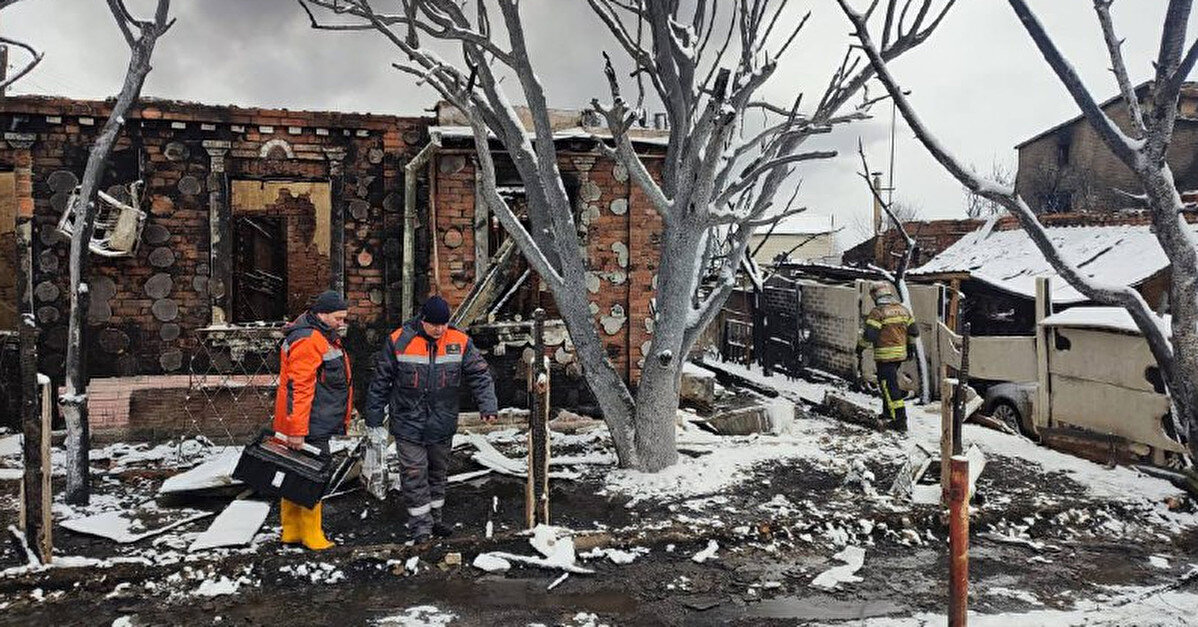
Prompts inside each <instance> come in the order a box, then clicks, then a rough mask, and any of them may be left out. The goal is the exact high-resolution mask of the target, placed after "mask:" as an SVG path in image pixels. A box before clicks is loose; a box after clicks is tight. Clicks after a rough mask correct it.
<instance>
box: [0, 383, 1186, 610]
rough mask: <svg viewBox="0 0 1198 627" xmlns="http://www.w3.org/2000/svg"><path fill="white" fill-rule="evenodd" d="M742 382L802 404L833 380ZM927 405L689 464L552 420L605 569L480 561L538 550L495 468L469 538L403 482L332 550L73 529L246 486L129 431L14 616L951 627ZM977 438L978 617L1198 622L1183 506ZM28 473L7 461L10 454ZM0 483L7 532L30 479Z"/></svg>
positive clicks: (186, 533)
mask: <svg viewBox="0 0 1198 627" xmlns="http://www.w3.org/2000/svg"><path fill="white" fill-rule="evenodd" d="M741 374H743V375H744V376H747V377H750V378H754V379H758V380H761V381H762V382H765V383H768V384H769V385H772V386H774V387H776V388H777V389H779V390H780V391H781V392H782V394H783V396H784V397H787V398H790V399H792V400H794V401H797V402H798V403H799V404H800V406H802V404H803V403H802V401H804V400H815V401H818V400H820V399H822V397H823V393H824V391H825V390H826V389H827V386H824V385H817V384H812V383H807V382H795V381H787V380H785V379H781V378H777V377H775V378H771V379H768V380H767V379H765V378H764V377H762V376H761V375H760V373H754V372H751V371H747V370H745V371H742V372H741ZM841 393H842V394H848V395H849V396H851V397H853V395H852V394H851V393H846V392H844V391H843V390H841ZM853 398H854V399H855V400H857V401H859V402H861V403H862V404H865V405H868V406H871V407H872V406H873V404H874V401H873V399H872V398H869V397H865V396H860V395H858V396H855V397H853ZM913 414H914V418H913V420H912V433H911V434H910V436H908V437H903V436H899V435H897V434H894V433H877V432H873V431H868V430H865V429H862V428H859V427H855V426H851V425H845V424H842V423H838V422H835V421H833V420H830V419H827V418H823V417H820V416H807V417H801V418H799V419H798V420H796V421H795V422H794V423H793V425H791V427H790V429H789V430H788V431H787V432H786V433H783V434H782V435H778V436H745V437H718V436H714V435H711V434H709V433H707V432H704V431H701V430H699V429H697V428H695V427H693V426H690V425H684V426H683V427H681V428H680V431H679V443H680V448H681V450H682V451H683V455H682V457H681V460H680V462H679V463H678V464H677V465H676V466H674V467H672V468H670V469H668V470H666V471H664V472H662V473H658V474H654V475H645V474H642V473H636V472H632V471H626V470H616V469H613V468H612V467H611V466H610V462H611V455H610V450H609V448H608V438H607V434H606V432H605V431H604V430H603V429H602V428H598V429H594V430H591V431H588V432H584V433H578V434H571V435H563V434H554V442H553V446H554V457H555V458H557V459H559V460H564V461H566V462H569V463H567V464H564V465H561V466H555V467H554V470H555V471H559V470H560V471H569V472H572V473H574V476H576V477H577V478H576V479H574V480H559V481H555V482H554V483H553V487H552V492H551V517H552V518H553V520H554V522H555V524H557V525H561V526H564V527H569V528H570V529H573V530H574V531H575V532H576V533H577V535H576V537H575V541H576V542H577V543H578V545H579V546H578V551H577V557H576V562H575V564H576V565H577V566H578V567H580V568H585V569H587V570H594V571H596V572H595V573H594V574H572V575H570V576H569V577H568V578H566V579H561V575H562V573H561V572H559V571H557V570H545V569H540V568H535V567H529V566H521V565H519V564H514V565H513V566H512V567H511V569H510V570H507V571H506V572H500V573H493V574H488V573H484V572H483V571H482V570H479V569H477V568H474V567H472V566H470V564H471V563H472V562H473V560H474V559H475V557H476V555H478V554H480V553H483V552H488V551H500V552H507V553H511V554H519V555H528V556H535V555H536V553H535V552H534V551H533V549H532V548H531V547H530V546H529V541H528V539H527V538H524V537H520V536H518V535H516V532H517V531H518V530H519V529H520V528H521V527H522V519H523V514H524V512H523V508H524V504H523V488H522V481H521V480H520V479H518V478H516V477H504V476H498V475H495V474H492V475H489V476H486V477H482V478H478V479H474V480H471V481H468V482H464V483H460V484H455V485H454V486H452V487H451V490H450V497H449V504H448V507H449V511H448V514H447V517H448V518H449V519H450V520H453V521H457V522H458V523H459V527H458V529H457V531H458V534H457V535H456V536H455V538H452V539H450V540H449V541H445V542H442V543H440V544H438V545H436V546H434V547H433V548H431V549H428V550H426V551H415V550H413V549H412V548H410V547H405V546H403V545H402V544H401V543H402V540H403V531H402V520H403V513H402V512H403V507H402V503H401V502H400V499H399V495H398V494H396V493H394V492H393V493H391V495H390V496H389V498H388V499H387V500H386V501H384V502H381V503H380V502H378V501H374V500H373V499H370V498H369V497H367V496H366V495H365V494H364V493H363V492H362V491H360V490H359V491H357V492H354V493H350V494H347V495H345V496H341V497H337V498H335V499H333V500H331V501H329V502H328V504H326V519H327V524H326V529H327V530H328V531H329V532H330V534H331V535H332V536H333V538H334V539H335V540H336V541H337V542H338V543H339V545H340V546H339V547H338V548H336V549H334V550H332V551H329V552H326V553H322V554H319V555H314V554H311V553H307V552H304V551H302V550H299V549H295V548H289V547H280V546H279V545H278V543H277V532H278V528H277V524H278V518H277V513H272V515H271V516H270V517H269V518H268V519H267V523H266V526H264V527H263V528H262V529H261V530H260V531H259V533H258V535H257V536H256V537H255V539H254V541H253V543H252V544H251V545H250V546H246V547H238V548H223V549H212V550H205V551H196V552H190V551H188V548H189V547H190V545H191V543H192V541H193V540H194V539H195V537H196V536H197V535H198V534H199V533H200V532H202V531H203V530H204V529H205V528H206V527H207V526H208V524H210V522H211V520H212V519H211V517H208V518H204V519H202V520H198V521H194V522H191V523H187V524H183V525H180V526H178V527H175V528H172V529H169V530H167V531H165V532H163V533H160V534H157V535H153V536H149V537H146V538H144V539H140V540H136V541H132V542H130V543H128V544H117V543H115V542H112V541H109V540H105V539H100V538H94V537H92V536H84V535H80V534H78V533H74V532H71V531H69V530H67V529H64V528H61V527H60V526H59V525H61V524H62V523H63V521H66V520H70V519H76V520H77V519H80V518H84V517H86V516H89V515H93V514H98V513H102V512H106V511H113V510H122V511H125V510H129V509H133V508H138V507H140V509H141V510H143V513H146V512H148V513H146V516H148V520H150V521H151V522H150V523H142V525H143V526H142V527H139V528H137V529H136V530H135V531H138V532H141V533H145V532H146V531H147V527H146V525H150V526H151V527H152V525H155V524H165V518H164V517H165V514H164V515H162V516H157V515H156V514H158V513H159V512H163V511H165V512H169V513H170V514H171V515H175V516H178V515H179V513H178V511H177V510H182V509H193V510H195V511H199V512H217V511H219V510H220V509H222V508H223V507H224V506H225V505H226V504H227V503H228V500H229V498H231V497H229V496H225V497H221V498H209V499H191V500H183V501H180V500H179V499H170V500H155V499H154V498H153V497H154V493H155V492H156V491H157V489H158V488H159V486H161V484H162V483H163V481H164V480H166V479H167V478H168V477H170V476H172V475H174V474H176V473H178V471H179V469H180V467H181V466H191V465H194V464H195V463H198V462H200V461H203V460H205V459H212V458H217V459H219V458H220V456H221V455H227V454H228V453H227V451H225V450H224V449H222V447H216V446H207V445H205V443H202V442H193V443H188V444H185V445H184V447H183V448H180V447H179V446H178V445H172V446H160V447H149V446H146V445H116V446H113V447H108V448H107V449H104V450H101V451H93V467H95V469H96V473H95V477H96V479H95V481H96V483H95V490H96V496H95V497H94V498H93V502H92V504H91V505H89V506H88V507H85V508H81V507H67V506H65V505H63V504H61V503H58V504H56V506H55V510H54V512H55V519H56V528H55V543H56V547H58V551H59V552H60V553H61V555H62V557H61V558H59V559H57V560H56V565H55V566H54V567H53V568H49V569H46V568H41V567H31V566H29V565H28V564H26V563H25V559H24V556H23V554H22V553H21V552H20V551H18V550H17V549H15V548H14V547H6V548H5V550H4V552H2V553H0V611H2V612H3V613H2V614H0V616H4V617H5V618H4V619H3V620H14V621H20V622H27V621H29V620H34V619H51V620H54V621H56V622H82V623H88V624H96V623H97V622H103V623H108V622H112V621H113V620H117V619H119V620H122V621H127V622H124V623H122V624H131V625H136V624H143V623H153V622H159V623H161V622H177V621H180V620H185V619H198V620H204V622H211V621H212V620H213V617H214V616H217V615H220V616H222V617H223V618H224V619H228V620H234V621H238V620H246V621H249V622H271V621H272V619H274V618H277V617H278V616H279V615H280V613H281V612H290V613H292V614H295V616H293V617H294V618H296V619H297V620H299V621H300V622H328V621H329V620H337V621H338V622H349V623H354V624H361V623H373V624H386V625H493V624H521V625H528V624H545V625H550V624H562V625H600V624H610V625H617V624H687V625H691V624H725V623H732V624H752V625H759V624H794V623H796V622H801V623H817V624H841V623H846V622H847V623H850V624H854V625H857V624H865V625H871V626H872V625H877V626H892V625H894V626H898V625H901V626H907V625H925V624H926V625H939V624H944V622H945V619H944V617H943V612H944V609H945V599H944V596H943V589H944V583H943V582H944V580H945V578H946V575H945V553H946V551H945V548H946V547H945V545H946V543H947V539H946V536H947V530H946V528H945V527H944V524H943V522H942V520H941V515H940V511H939V508H938V507H936V506H933V505H913V504H911V503H909V502H906V501H903V500H899V499H895V498H892V497H891V496H889V494H888V492H889V488H890V484H891V482H892V480H893V478H894V476H895V474H896V473H897V471H898V469H899V468H900V466H901V465H902V464H903V462H904V460H905V459H906V455H907V451H908V450H909V449H910V448H911V447H912V446H913V444H914V443H916V442H920V443H924V444H926V445H927V446H928V447H929V448H932V449H935V448H936V447H937V437H938V429H939V426H938V425H939V412H938V408H936V407H934V406H930V407H924V408H916V409H914V410H913ZM964 437H965V439H966V443H967V445H968V444H970V443H972V444H977V445H978V446H979V447H980V448H981V449H982V450H983V451H984V452H985V454H986V457H987V466H986V469H985V471H984V472H983V474H982V476H981V477H980V478H979V480H978V486H977V487H978V497H979V498H978V500H977V502H976V503H975V507H974V510H973V516H972V532H973V537H972V539H971V545H972V547H971V548H972V551H971V586H972V591H973V594H972V598H971V608H972V609H973V610H974V612H975V615H974V617H973V618H972V619H971V623H973V624H979V625H991V624H993V625H1095V624H1099V625H1146V624H1147V625H1186V624H1198V618H1193V617H1195V616H1198V577H1195V576H1194V575H1195V573H1198V559H1196V558H1194V557H1192V556H1193V555H1194V552H1195V549H1196V548H1198V531H1196V530H1198V515H1196V514H1195V507H1194V504H1193V502H1192V501H1191V500H1190V499H1189V498H1188V497H1185V496H1184V495H1183V494H1181V493H1180V492H1179V491H1178V490H1177V489H1175V488H1174V487H1173V486H1171V485H1170V484H1169V483H1167V482H1165V481H1162V480H1159V479H1155V478H1152V477H1148V476H1145V475H1143V474H1141V473H1138V472H1136V471H1134V470H1130V469H1127V468H1107V467H1104V466H1100V465H1097V464H1093V463H1090V462H1087V461H1084V460H1080V459H1078V458H1075V457H1072V456H1069V455H1065V454H1062V453H1057V452H1054V451H1051V450H1048V449H1045V448H1043V447H1040V446H1038V445H1036V444H1034V443H1032V442H1030V441H1028V440H1026V439H1023V438H1020V437H1017V436H1011V435H1006V434H1002V433H998V432H994V431H990V430H987V429H984V428H980V427H976V426H973V425H966V427H965V431H964ZM487 441H489V442H490V443H491V444H493V445H494V446H495V447H496V448H497V449H498V450H499V451H501V452H502V453H504V454H505V455H507V456H509V457H512V458H519V457H521V456H523V455H524V454H525V450H524V448H525V444H524V443H525V436H524V434H523V433H521V432H518V431H515V430H504V431H497V432H493V433H491V434H489V435H488V436H487ZM5 446H6V444H5V443H4V442H3V441H2V440H0V454H2V453H15V451H9V450H8V449H6V448H5ZM10 448H11V447H10ZM184 449H186V450H184ZM473 450H474V449H473V448H471V447H468V446H467V447H463V448H460V449H459V450H458V451H457V452H456V453H455V456H454V461H453V463H454V467H453V468H451V472H467V471H473V470H477V469H478V468H479V466H478V465H477V464H475V463H474V462H472V461H471V460H470V459H469V457H470V454H471V452H472V451H473ZM17 465H19V464H18V463H16V461H15V459H14V458H13V457H12V455H11V454H10V455H8V456H0V467H3V466H7V467H13V466H17ZM0 485H4V486H7V491H6V492H5V496H4V497H3V498H4V499H5V500H6V506H5V507H4V511H5V512H7V515H6V517H5V519H4V520H3V521H2V522H3V524H4V525H6V526H7V525H8V524H12V523H14V522H15V513H14V512H15V505H16V501H15V497H16V495H15V484H13V483H12V482H7V483H4V484H0ZM1171 508H1172V509H1171ZM151 530H152V529H151ZM455 554H460V561H461V564H462V565H461V566H458V565H456V564H455V563H453V562H455V561H456V560H455V559H453V556H454V555H455ZM1191 579H1193V581H1192V580H1191ZM559 580H560V581H559ZM551 585H552V586H553V589H552V590H546V589H547V588H549V587H550V586H551ZM298 595H302V598H304V599H306V603H305V604H304V605H302V606H300V607H298V608H297V607H295V606H294V604H291V603H290V602H287V603H284V602H282V601H280V599H281V598H297V596H298ZM80 599H84V600H88V601H90V603H87V604H81V603H79V600H80ZM85 608H86V609H85Z"/></svg>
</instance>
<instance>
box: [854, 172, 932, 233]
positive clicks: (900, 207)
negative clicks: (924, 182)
mask: <svg viewBox="0 0 1198 627" xmlns="http://www.w3.org/2000/svg"><path fill="white" fill-rule="evenodd" d="M869 187H870V188H871V189H873V188H874V183H873V181H870V183H869ZM878 191H879V192H881V191H885V190H878ZM870 200H872V201H874V202H877V197H876V196H874V197H871V198H870ZM884 204H885V205H886V209H887V210H886V211H883V212H882V216H881V219H882V222H881V224H880V225H877V228H876V229H875V225H874V216H873V214H872V213H868V214H865V213H855V214H853V217H852V218H851V219H850V222H849V224H851V225H852V227H853V231H855V232H856V233H858V234H860V235H862V236H864V237H865V238H867V239H868V238H871V237H873V236H874V234H875V230H876V232H877V234H882V233H885V232H886V231H889V230H890V229H891V228H893V226H894V221H892V220H890V219H889V218H890V215H891V214H893V215H894V217H895V219H897V220H898V222H900V223H903V224H906V223H907V222H913V221H915V220H920V219H922V218H923V213H924V211H923V205H921V204H919V203H917V202H915V201H912V200H906V199H903V198H899V199H897V200H890V201H886V202H885V203H884Z"/></svg>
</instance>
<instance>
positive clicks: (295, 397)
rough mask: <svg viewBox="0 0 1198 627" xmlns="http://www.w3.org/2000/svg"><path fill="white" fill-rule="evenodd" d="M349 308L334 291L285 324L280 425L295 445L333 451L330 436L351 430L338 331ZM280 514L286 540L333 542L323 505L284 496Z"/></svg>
mask: <svg viewBox="0 0 1198 627" xmlns="http://www.w3.org/2000/svg"><path fill="white" fill-rule="evenodd" d="M347 309H348V306H347V305H346V303H345V299H343V298H341V295H340V294H338V293H337V292H334V291H332V290H329V291H326V292H324V293H322V294H321V295H320V296H317V297H316V301H315V302H314V303H313V304H312V307H311V308H309V309H308V311H307V312H306V313H304V314H303V315H301V316H300V317H299V318H296V320H295V321H294V322H292V323H291V324H289V325H287V326H286V327H285V328H284V330H285V331H286V332H287V339H286V340H285V341H284V342H283V347H282V349H281V350H280V351H279V387H278V390H276V392H275V420H274V429H275V431H276V432H278V433H281V434H283V435H285V436H287V445H288V446H290V447H291V448H296V449H298V448H300V447H302V446H303V445H304V444H310V445H312V446H315V447H317V448H319V449H321V450H323V451H325V452H328V450H329V438H331V437H332V436H334V435H339V434H343V433H345V428H346V425H348V424H349V418H350V412H351V411H352V407H353V399H354V387H353V377H352V376H351V373H350V367H349V356H348V355H347V354H346V353H345V351H344V350H343V349H342V346H341V336H340V334H339V333H338V332H339V331H340V330H341V329H342V328H344V327H345V318H346V315H347V314H348V312H347ZM279 517H280V518H281V519H282V522H283V533H282V538H281V540H282V542H283V543H285V544H303V545H304V546H306V547H308V548H309V549H312V550H315V551H319V550H322V549H327V548H329V547H331V546H333V543H332V542H329V540H328V539H327V538H325V536H324V531H323V528H322V526H321V503H317V504H316V507H313V508H311V509H309V508H306V507H304V506H302V505H300V504H299V503H293V502H291V501H288V500H287V499H282V501H281V503H280V504H279Z"/></svg>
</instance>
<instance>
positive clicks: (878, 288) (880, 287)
mask: <svg viewBox="0 0 1198 627" xmlns="http://www.w3.org/2000/svg"><path fill="white" fill-rule="evenodd" d="M869 295H870V296H872V297H873V298H874V300H877V299H879V298H881V297H882V296H894V287H892V286H891V285H890V284H889V283H887V282H885V281H878V282H876V283H874V284H873V285H872V286H870V288H869Z"/></svg>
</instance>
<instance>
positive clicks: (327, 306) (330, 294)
mask: <svg viewBox="0 0 1198 627" xmlns="http://www.w3.org/2000/svg"><path fill="white" fill-rule="evenodd" d="M347 309H349V304H347V303H346V302H345V299H344V298H341V295H340V294H338V293H337V292H334V291H333V290H326V291H324V292H321V293H320V296H317V297H316V301H315V302H313V303H312V307H310V308H309V309H308V311H311V312H312V313H333V312H334V311H345V310H347Z"/></svg>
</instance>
